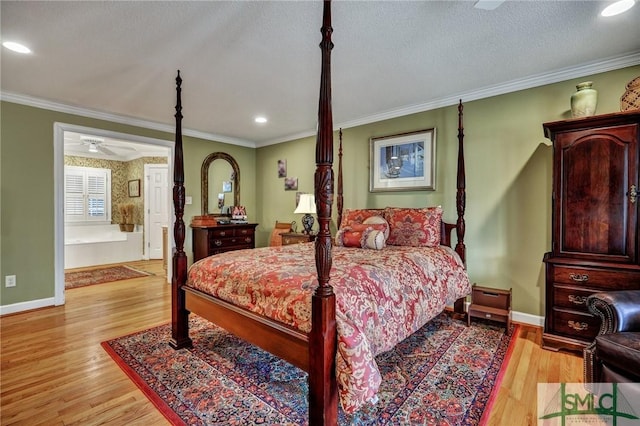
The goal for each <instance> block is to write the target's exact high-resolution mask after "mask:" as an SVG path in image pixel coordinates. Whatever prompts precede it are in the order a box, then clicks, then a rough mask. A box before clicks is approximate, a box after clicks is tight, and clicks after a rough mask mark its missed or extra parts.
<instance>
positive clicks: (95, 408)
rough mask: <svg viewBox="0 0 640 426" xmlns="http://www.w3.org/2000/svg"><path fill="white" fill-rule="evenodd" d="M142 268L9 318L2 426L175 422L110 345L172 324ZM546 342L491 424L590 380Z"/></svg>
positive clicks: (164, 299) (526, 361)
mask: <svg viewBox="0 0 640 426" xmlns="http://www.w3.org/2000/svg"><path fill="white" fill-rule="evenodd" d="M133 266H136V265H135V264H134V265H133ZM137 266H139V267H141V268H143V269H145V270H148V271H151V272H155V273H156V275H155V276H150V277H142V278H135V279H131V280H125V281H117V282H114V283H109V284H100V285H94V286H89V287H82V288H77V289H72V290H67V292H66V301H67V303H66V305H65V306H59V307H53V308H45V309H40V310H37V311H32V312H25V313H20V314H15V315H8V316H4V317H2V318H1V319H0V323H1V332H2V334H1V336H2V340H1V350H0V356H1V361H2V363H1V365H2V368H1V379H0V392H1V393H0V395H1V399H0V410H1V416H0V424H2V425H4V426H8V425H40V424H42V425H97V424H111V425H125V424H126V425H164V424H168V422H167V421H166V420H165V419H164V417H163V416H162V415H161V414H160V413H159V412H158V411H157V410H156V408H155V407H154V406H153V405H152V404H151V403H150V402H149V401H148V400H147V398H146V397H145V396H144V395H143V394H142V392H141V391H140V390H138V388H137V387H136V386H135V385H134V384H133V382H131V380H129V379H128V378H127V376H126V375H125V374H124V373H123V372H122V370H121V369H120V368H119V367H118V366H117V365H116V364H115V362H113V360H112V359H111V358H110V357H109V355H107V353H106V352H105V351H104V350H103V349H102V347H101V346H100V343H101V342H102V341H105V340H108V339H111V338H114V337H118V336H122V335H125V334H128V333H132V332H135V331H138V330H143V329H146V328H149V327H152V326H155V325H158V324H162V323H166V322H169V321H170V318H171V293H170V286H169V285H168V284H166V283H165V280H164V278H163V275H162V273H163V271H162V264H161V263H158V262H151V263H149V262H140V263H138V264H137ZM540 340H541V330H540V329H539V328H536V327H531V326H523V327H521V331H520V333H519V335H518V336H517V343H516V346H515V349H514V352H513V354H512V356H511V362H510V363H509V367H508V368H507V370H506V373H505V375H504V379H503V381H502V385H501V387H500V391H499V393H498V396H497V398H496V401H495V404H494V409H493V411H492V413H491V416H490V418H489V424H490V425H505V426H506V425H509V426H515V425H535V424H536V423H537V420H536V418H537V413H536V387H537V383H538V382H553V383H558V382H581V381H582V359H581V358H580V357H578V356H576V355H573V354H568V353H556V352H551V351H546V350H543V349H541V347H540Z"/></svg>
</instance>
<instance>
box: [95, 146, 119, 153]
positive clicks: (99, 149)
mask: <svg viewBox="0 0 640 426" xmlns="http://www.w3.org/2000/svg"><path fill="white" fill-rule="evenodd" d="M97 148H98V151H100V152H102V153H103V154H107V155H118V154H116V153H115V152H113V151H111V150H110V149H109V148H105V147H104V146H102V145H98V146H97Z"/></svg>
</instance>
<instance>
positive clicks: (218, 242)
mask: <svg viewBox="0 0 640 426" xmlns="http://www.w3.org/2000/svg"><path fill="white" fill-rule="evenodd" d="M245 245H247V246H251V248H253V235H250V236H244V237H230V238H209V250H210V251H211V250H217V249H220V248H228V247H235V246H245Z"/></svg>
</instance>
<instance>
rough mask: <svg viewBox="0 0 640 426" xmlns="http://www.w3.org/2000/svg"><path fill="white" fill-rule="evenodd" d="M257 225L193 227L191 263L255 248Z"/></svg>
mask: <svg viewBox="0 0 640 426" xmlns="http://www.w3.org/2000/svg"><path fill="white" fill-rule="evenodd" d="M256 226H258V224H257V223H247V224H230V225H217V226H194V225H191V227H192V228H193V261H194V262H195V261H198V260H200V259H203V258H205V257H207V256H211V255H213V254H218V253H224V252H227V251H232V250H242V249H252V248H254V247H255V228H256Z"/></svg>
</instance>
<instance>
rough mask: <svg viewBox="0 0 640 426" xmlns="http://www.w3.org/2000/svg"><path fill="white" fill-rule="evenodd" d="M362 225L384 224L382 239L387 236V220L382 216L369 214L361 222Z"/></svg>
mask: <svg viewBox="0 0 640 426" xmlns="http://www.w3.org/2000/svg"><path fill="white" fill-rule="evenodd" d="M362 223H363V224H364V225H379V224H383V225H385V226H384V239H385V241H386V240H387V238H389V222H387V220H386V219H385V218H384V217H382V216H371V217H368V218H366V219H365V220H364V221H363V222H362Z"/></svg>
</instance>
